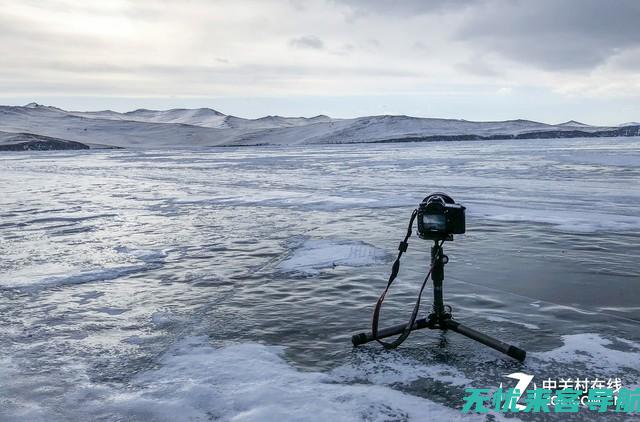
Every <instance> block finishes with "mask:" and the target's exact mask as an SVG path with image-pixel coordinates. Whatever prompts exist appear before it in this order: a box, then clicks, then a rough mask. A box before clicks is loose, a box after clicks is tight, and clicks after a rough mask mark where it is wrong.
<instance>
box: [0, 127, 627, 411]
mask: <svg viewBox="0 0 640 422" xmlns="http://www.w3.org/2000/svg"><path fill="white" fill-rule="evenodd" d="M0 177H1V180H2V184H1V185H0V239H1V243H0V256H1V257H2V260H1V261H0V332H1V338H2V342H1V343H0V379H1V380H2V382H1V384H0V419H1V420H16V421H18V420H19V421H23V420H43V421H45V420H46V421H50V420H88V419H93V420H105V421H112V420H149V419H151V420H189V418H191V419H192V420H217V419H220V420H231V419H233V418H236V419H234V420H243V421H244V420H251V421H265V420H267V421H268V420H282V419H283V418H284V419H292V420H301V419H310V420H332V421H337V420H361V419H367V420H398V419H399V420H425V419H428V418H430V417H433V418H435V417H439V418H441V419H442V420H454V419H457V418H458V417H459V416H460V410H459V408H460V407H461V406H462V403H463V396H464V395H465V393H464V389H465V388H468V387H480V388H495V387H497V386H498V385H499V384H500V383H501V382H502V383H505V384H509V385H511V382H510V381H509V379H508V378H505V375H507V374H510V373H513V372H524V373H527V374H531V375H534V377H535V378H534V381H535V382H537V383H538V386H540V383H541V382H542V380H544V379H547V378H552V379H560V378H576V377H579V378H589V379H593V378H595V377H599V378H600V379H603V378H604V379H610V378H620V379H621V380H622V383H623V385H624V386H625V387H632V386H638V385H640V288H639V283H640V268H639V264H640V211H639V209H640V138H601V139H567V140H527V141H524V140H522V141H492V142H488V141H487V142H484V141H483V142H480V141H474V142H448V143H411V144H377V145H373V144H369V145H367V144H359V145H344V146H312V147H296V148H275V147H271V148H241V149H235V148H218V149H208V150H197V151H196V150H176V151H126V150H125V151H88V152H84V151H83V152H56V153H4V154H2V155H0ZM433 191H444V192H447V193H449V194H450V195H451V196H453V198H454V199H456V201H458V202H460V203H462V204H463V205H465V206H466V207H467V234H465V235H462V236H458V237H457V238H456V240H455V241H454V242H448V243H446V244H445V251H446V253H447V254H448V255H449V258H450V263H449V264H448V265H447V266H446V279H445V285H444V288H445V300H446V302H447V303H448V304H450V305H451V306H452V307H453V312H454V316H455V317H456V318H457V319H458V320H459V321H460V322H463V323H465V324H467V325H469V326H471V327H473V328H477V329H479V330H482V331H484V332H486V333H488V334H492V335H495V336H496V337H498V338H500V339H502V340H505V341H508V342H512V343H514V344H516V345H519V346H520V347H522V348H524V349H525V350H527V351H528V353H529V355H528V358H527V361H526V362H525V363H524V364H523V365H521V364H519V363H517V362H515V361H513V360H510V359H509V358H507V357H503V356H502V355H500V354H498V353H497V352H494V351H493V350H491V349H488V348H485V347H483V346H480V345H477V344H475V343H473V342H472V341H470V340H467V339H466V338H464V337H461V336H459V335H457V334H455V333H447V334H442V333H440V332H433V331H432V332H428V331H421V332H416V333H414V334H413V335H412V336H411V337H410V338H409V340H408V341H407V342H406V343H404V344H403V345H402V346H401V348H400V349H398V350H395V351H384V350H381V348H380V347H379V346H378V345H376V344H371V345H367V346H364V347H361V348H358V349H353V348H352V347H351V344H350V337H351V335H352V334H353V333H355V332H360V331H364V330H367V329H368V328H369V327H368V326H369V323H370V317H371V311H372V308H373V304H374V302H375V300H376V299H377V296H378V295H379V294H380V292H381V290H382V289H383V288H384V286H385V284H386V279H387V277H388V274H389V271H390V264H391V262H392V259H393V256H394V255H395V253H396V248H397V245H398V242H399V241H400V240H401V239H402V236H403V235H404V231H405V230H406V224H407V222H408V218H409V216H410V213H411V210H412V209H413V208H414V207H415V206H416V205H417V204H418V203H419V202H420V201H421V200H422V198H423V197H424V196H426V194H428V193H430V192H433ZM409 243H410V246H409V252H408V254H406V255H405V257H404V259H403V262H402V269H401V272H400V276H399V278H398V280H397V281H396V284H395V285H394V288H393V289H392V291H391V295H390V296H388V298H387V300H386V302H385V308H384V310H383V315H382V318H383V320H384V322H385V324H387V323H388V324H396V323H400V322H405V321H406V320H407V319H408V317H409V313H410V311H411V307H412V306H413V301H414V299H415V294H416V292H417V290H418V287H419V283H420V282H421V281H422V278H423V276H424V272H425V270H426V266H427V264H428V262H427V259H428V258H427V256H428V255H427V254H428V248H429V247H430V244H428V243H427V242H425V241H422V240H420V239H418V238H417V237H413V238H411V239H410V241H409ZM430 287H431V285H429V286H428V287H427V290H426V293H425V298H424V300H423V308H422V309H423V312H424V313H427V312H428V311H429V306H430V303H431V297H430V296H431V292H430V290H429V288H430ZM445 339H446V344H444V343H445V341H444V340H445ZM511 381H513V380H511ZM571 415H572V414H561V416H562V419H563V420H567V419H568V418H569V417H570V416H571ZM573 416H574V417H575V418H576V420H584V419H589V418H596V416H597V414H596V413H595V412H586V413H585V414H583V415H581V416H580V417H578V416H576V415H573ZM519 417H522V419H527V417H526V416H522V415H519ZM551 417H553V415H551ZM481 420H482V418H481Z"/></svg>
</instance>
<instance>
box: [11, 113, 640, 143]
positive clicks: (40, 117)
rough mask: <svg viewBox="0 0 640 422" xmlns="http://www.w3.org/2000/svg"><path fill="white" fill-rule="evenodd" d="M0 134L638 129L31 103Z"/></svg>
mask: <svg viewBox="0 0 640 422" xmlns="http://www.w3.org/2000/svg"><path fill="white" fill-rule="evenodd" d="M0 131H4V132H7V133H12V134H22V135H25V136H26V135H27V134H30V135H33V136H41V137H51V138H57V139H58V140H66V141H72V142H78V143H81V144H84V145H89V146H94V145H96V144H98V145H102V146H114V147H124V148H181V147H203V146H234V145H296V144H338V143H372V142H418V141H455V140H479V139H535V138H572V137H592V136H639V135H640V125H638V124H630V125H626V126H623V127H618V126H616V127H600V126H590V125H586V124H584V123H580V122H576V121H574V120H571V121H568V122H565V123H561V124H557V125H549V124H546V123H540V122H534V121H530V120H506V121H496V122H473V121H468V120H458V119H434V118H418V117H410V116H390V115H382V116H367V117H359V118H355V119H332V118H330V117H328V116H324V115H320V116H315V117H310V118H306V117H282V116H266V117H262V118H259V119H244V118H241V117H235V116H230V115H226V114H223V113H221V112H219V111H216V110H213V109H210V108H198V109H171V110H147V109H138V110H134V111H129V112H126V113H120V112H116V111H112V110H104V111H89V112H82V111H66V110H62V109H60V108H57V107H51V106H44V105H40V104H36V103H30V104H27V105H26V106H21V107H20V106H0ZM5 144H6V142H5ZM51 145H53V143H52V144H51Z"/></svg>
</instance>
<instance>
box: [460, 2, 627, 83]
mask: <svg viewBox="0 0 640 422" xmlns="http://www.w3.org/2000/svg"><path fill="white" fill-rule="evenodd" d="M639 27H640V2H638V1H636V0H619V1H615V2H607V1H600V0H564V1H556V0H536V1H517V0H516V1H513V0H493V1H485V2H484V3H483V4H482V5H480V6H477V7H476V8H474V10H473V13H468V14H467V15H466V19H465V21H464V22H463V24H462V25H461V26H460V28H459V29H458V31H457V32H456V34H455V38H456V39H457V40H461V41H465V42H467V43H469V44H471V45H473V46H475V47H476V48H478V49H481V50H484V51H492V52H496V53H498V54H501V55H502V56H504V57H506V58H509V59H512V60H515V61H519V62H521V63H525V64H527V65H533V66H536V67H539V68H542V69H545V70H549V71H557V70H560V71H564V70H589V69H593V68H595V67H597V66H599V65H601V64H603V63H605V62H606V61H607V60H608V59H609V58H611V57H612V56H614V55H616V54H618V53H619V52H620V51H621V50H623V49H627V48H633V47H636V46H640V29H639Z"/></svg>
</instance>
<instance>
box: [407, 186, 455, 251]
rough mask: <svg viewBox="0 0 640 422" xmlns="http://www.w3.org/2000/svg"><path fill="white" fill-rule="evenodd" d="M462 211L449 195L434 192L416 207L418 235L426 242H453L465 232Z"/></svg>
mask: <svg viewBox="0 0 640 422" xmlns="http://www.w3.org/2000/svg"><path fill="white" fill-rule="evenodd" d="M464 210H465V207H463V206H462V205H460V204H456V203H455V201H454V200H453V198H451V197H450V196H449V195H447V194H444V193H441V192H436V193H432V194H431V195H429V196H427V197H426V198H424V199H423V200H422V202H421V203H420V205H419V206H418V214H417V218H418V235H419V236H420V237H421V238H423V239H427V240H453V235H454V234H462V233H464V232H465V220H464Z"/></svg>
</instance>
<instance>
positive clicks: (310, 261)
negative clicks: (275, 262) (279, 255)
mask: <svg viewBox="0 0 640 422" xmlns="http://www.w3.org/2000/svg"><path fill="white" fill-rule="evenodd" d="M386 258H387V253H386V252H385V251H383V250H382V249H379V248H376V247H375V246H372V245H369V244H367V243H364V242H360V241H350V240H332V239H308V240H306V241H304V242H303V243H302V244H301V245H300V246H298V247H297V248H296V249H294V250H293V252H292V253H291V254H290V255H289V257H288V258H287V259H285V260H284V261H282V262H280V265H279V268H280V270H282V271H299V272H304V273H308V274H316V273H318V272H320V271H322V270H326V269H331V268H335V267H337V266H347V267H362V266H367V265H374V264H377V263H381V262H384V261H385V260H386Z"/></svg>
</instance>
